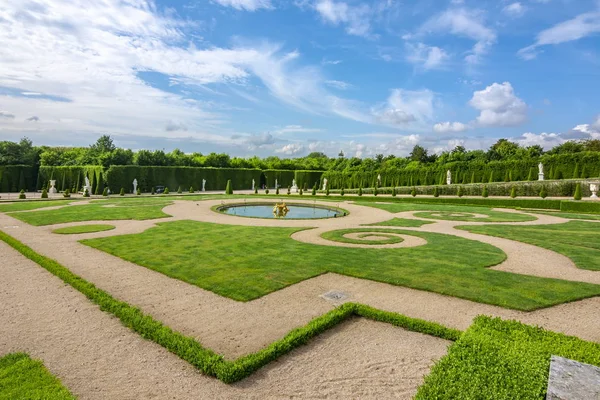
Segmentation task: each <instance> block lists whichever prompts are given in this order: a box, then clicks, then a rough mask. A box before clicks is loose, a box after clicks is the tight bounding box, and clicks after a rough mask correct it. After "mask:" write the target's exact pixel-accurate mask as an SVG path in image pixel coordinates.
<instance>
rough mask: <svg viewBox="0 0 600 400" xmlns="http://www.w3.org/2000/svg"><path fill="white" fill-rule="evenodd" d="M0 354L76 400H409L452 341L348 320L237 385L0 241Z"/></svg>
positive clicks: (371, 323)
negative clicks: (44, 375)
mask: <svg viewBox="0 0 600 400" xmlns="http://www.w3.org/2000/svg"><path fill="white" fill-rule="evenodd" d="M0 274H1V276H2V279H0V356H2V355H4V354H7V353H10V352H15V351H25V352H27V353H29V354H30V355H31V356H32V357H34V358H38V359H41V360H43V362H44V364H45V365H46V367H47V368H48V369H49V370H50V372H51V373H53V374H55V375H56V376H57V377H58V378H59V379H61V380H62V382H63V384H65V385H66V386H67V387H68V388H69V390H71V392H72V393H74V394H75V395H77V396H78V397H79V398H80V399H125V400H126V399H166V398H169V399H275V398H278V399H280V398H292V397H303V398H325V397H327V398H351V397H353V398H374V399H375V398H376V399H386V398H390V399H391V398H396V399H398V398H399V399H410V398H412V396H414V394H415V392H416V389H417V388H418V386H419V385H420V384H421V383H422V380H423V377H424V376H425V375H426V374H427V373H428V372H429V369H430V367H431V365H432V364H433V363H434V362H435V361H436V360H437V359H439V358H440V357H442V356H443V355H444V354H445V353H446V348H447V346H448V344H449V342H447V341H445V340H442V339H438V338H434V337H432V336H427V335H422V334H419V333H414V332H408V331H405V330H403V329H400V328H396V327H393V326H391V325H389V324H382V323H377V322H373V321H367V320H363V319H351V320H350V321H348V322H346V323H343V324H342V325H340V326H338V327H336V328H334V329H332V330H330V331H328V332H326V333H325V334H323V335H320V336H319V337H318V338H316V339H315V340H313V341H311V343H309V344H308V345H307V346H303V347H301V348H299V349H296V350H295V351H293V352H292V353H290V354H289V355H287V356H284V357H282V358H281V359H279V360H278V361H277V362H274V363H271V364H270V365H268V366H267V367H265V368H263V369H262V370H260V371H258V372H257V373H255V374H254V375H253V376H251V377H249V378H247V379H245V380H243V381H241V382H238V383H236V384H234V385H225V384H223V383H221V382H220V381H218V380H216V379H214V378H210V377H206V376H203V375H201V374H199V373H198V372H197V371H196V370H195V369H194V368H193V367H192V366H191V365H190V364H188V363H187V362H185V361H183V360H181V359H179V358H178V357H177V356H175V355H173V354H171V353H169V352H168V351H166V350H165V349H164V348H162V347H160V346H158V345H156V344H154V343H152V342H149V341H146V340H143V339H142V338H141V337H140V336H139V335H137V334H136V333H134V332H132V331H130V330H128V329H127V328H125V327H124V326H122V325H121V324H120V323H119V321H118V320H117V319H116V318H112V317H111V316H110V315H109V314H106V313H104V312H102V311H100V310H99V309H98V307H96V306H94V305H93V304H92V303H91V302H89V301H88V300H87V299H86V298H85V297H84V296H83V295H82V294H80V293H79V292H77V291H75V290H74V289H72V288H71V287H70V286H67V285H65V284H63V283H62V281H60V280H59V279H58V278H56V277H54V276H53V275H51V274H50V273H48V272H47V271H45V270H44V269H42V268H41V267H40V266H38V265H37V264H35V263H33V262H32V261H30V260H28V259H26V258H25V257H23V256H22V255H20V254H19V253H17V252H16V251H15V250H13V249H12V248H10V247H9V246H8V245H6V244H5V243H3V242H0Z"/></svg>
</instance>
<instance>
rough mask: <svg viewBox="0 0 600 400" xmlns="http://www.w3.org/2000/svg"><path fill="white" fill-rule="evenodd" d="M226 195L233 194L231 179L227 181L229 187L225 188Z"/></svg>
mask: <svg viewBox="0 0 600 400" xmlns="http://www.w3.org/2000/svg"><path fill="white" fill-rule="evenodd" d="M225 194H233V187H232V186H231V179H228V180H227V186H225Z"/></svg>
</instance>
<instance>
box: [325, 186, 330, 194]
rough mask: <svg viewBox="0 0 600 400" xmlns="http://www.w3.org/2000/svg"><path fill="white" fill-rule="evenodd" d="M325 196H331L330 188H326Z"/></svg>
mask: <svg viewBox="0 0 600 400" xmlns="http://www.w3.org/2000/svg"><path fill="white" fill-rule="evenodd" d="M325 196H329V186H327V187H326V188H325Z"/></svg>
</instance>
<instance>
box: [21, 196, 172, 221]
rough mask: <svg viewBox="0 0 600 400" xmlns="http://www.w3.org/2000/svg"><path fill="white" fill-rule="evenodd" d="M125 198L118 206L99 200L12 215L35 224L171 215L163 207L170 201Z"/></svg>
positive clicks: (142, 218)
mask: <svg viewBox="0 0 600 400" xmlns="http://www.w3.org/2000/svg"><path fill="white" fill-rule="evenodd" d="M124 200H125V199H123V200H121V201H123V203H120V202H116V203H117V204H116V205H117V206H116V207H104V206H105V205H110V204H113V203H107V202H98V203H93V204H88V205H82V206H69V207H65V208H61V209H58V210H40V211H34V212H14V213H11V214H10V216H11V217H14V218H17V219H19V220H21V221H23V222H26V223H28V224H30V225H35V226H42V225H54V224H63V223H67V222H82V221H115V220H127V219H132V220H145V219H154V218H164V217H168V216H169V215H168V214H165V213H164V212H162V209H163V207H165V206H166V205H167V204H169V202H164V201H163V202H157V203H154V202H152V203H147V204H144V203H140V204H137V203H136V204H131V203H128V202H125V201H124ZM119 203H120V204H121V205H119ZM113 205H114V204H113Z"/></svg>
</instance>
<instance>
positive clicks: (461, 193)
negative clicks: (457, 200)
mask: <svg viewBox="0 0 600 400" xmlns="http://www.w3.org/2000/svg"><path fill="white" fill-rule="evenodd" d="M456 195H457V196H458V197H463V188H462V186H459V187H458V190H457V191H456Z"/></svg>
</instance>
